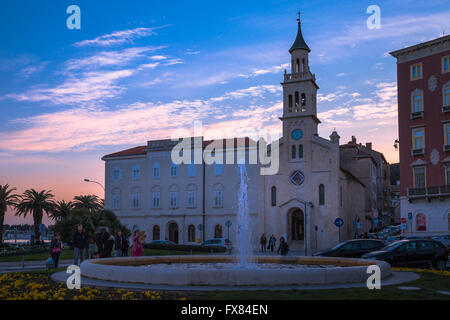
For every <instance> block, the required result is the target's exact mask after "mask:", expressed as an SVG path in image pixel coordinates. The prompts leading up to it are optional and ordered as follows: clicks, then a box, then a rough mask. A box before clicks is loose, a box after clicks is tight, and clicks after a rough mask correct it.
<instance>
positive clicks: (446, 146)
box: [444, 144, 450, 152]
mask: <svg viewBox="0 0 450 320" xmlns="http://www.w3.org/2000/svg"><path fill="white" fill-rule="evenodd" d="M449 151H450V144H444V152H449Z"/></svg>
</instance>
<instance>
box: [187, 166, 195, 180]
mask: <svg viewBox="0 0 450 320" xmlns="http://www.w3.org/2000/svg"><path fill="white" fill-rule="evenodd" d="M188 176H189V177H195V164H193V163H190V164H189V166H188Z"/></svg>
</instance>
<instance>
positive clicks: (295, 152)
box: [291, 146, 297, 159]
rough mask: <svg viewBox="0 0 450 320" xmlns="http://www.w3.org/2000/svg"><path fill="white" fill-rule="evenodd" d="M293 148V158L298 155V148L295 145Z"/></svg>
mask: <svg viewBox="0 0 450 320" xmlns="http://www.w3.org/2000/svg"><path fill="white" fill-rule="evenodd" d="M291 149H292V159H295V157H296V156H297V149H296V148H295V146H292V147H291Z"/></svg>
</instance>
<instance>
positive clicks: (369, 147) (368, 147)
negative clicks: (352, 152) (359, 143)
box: [366, 142, 372, 150]
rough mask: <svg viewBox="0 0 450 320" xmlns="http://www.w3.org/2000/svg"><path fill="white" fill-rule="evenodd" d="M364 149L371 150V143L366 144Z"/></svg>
mask: <svg viewBox="0 0 450 320" xmlns="http://www.w3.org/2000/svg"><path fill="white" fill-rule="evenodd" d="M366 148H367V149H369V150H372V142H366Z"/></svg>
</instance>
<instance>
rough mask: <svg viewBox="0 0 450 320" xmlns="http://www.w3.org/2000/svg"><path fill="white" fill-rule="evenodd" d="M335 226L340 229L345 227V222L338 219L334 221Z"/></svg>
mask: <svg viewBox="0 0 450 320" xmlns="http://www.w3.org/2000/svg"><path fill="white" fill-rule="evenodd" d="M334 225H335V226H336V227H338V228H340V227H342V226H343V225H344V220H342V218H336V220H334Z"/></svg>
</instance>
